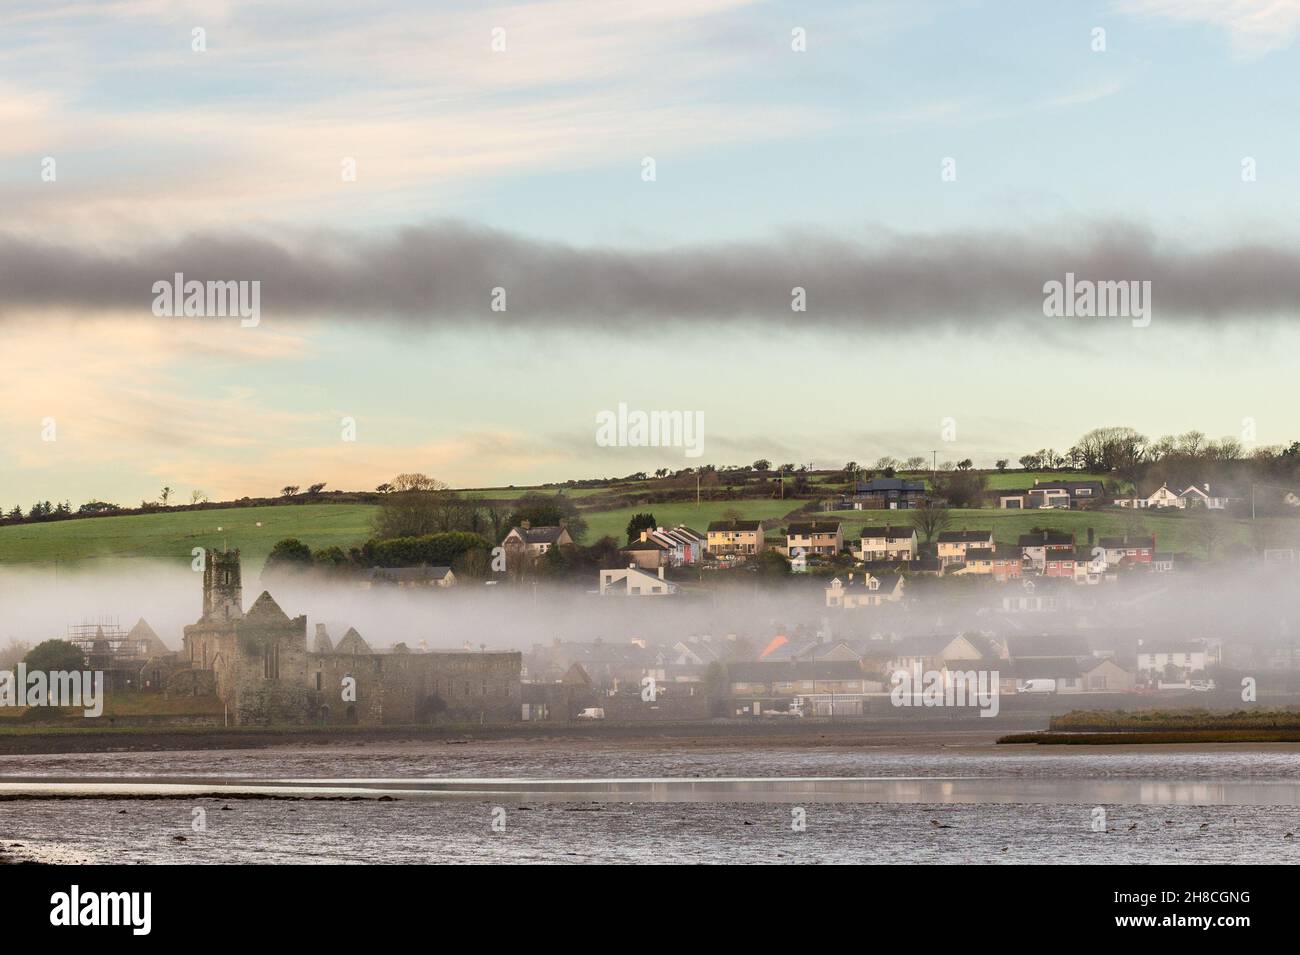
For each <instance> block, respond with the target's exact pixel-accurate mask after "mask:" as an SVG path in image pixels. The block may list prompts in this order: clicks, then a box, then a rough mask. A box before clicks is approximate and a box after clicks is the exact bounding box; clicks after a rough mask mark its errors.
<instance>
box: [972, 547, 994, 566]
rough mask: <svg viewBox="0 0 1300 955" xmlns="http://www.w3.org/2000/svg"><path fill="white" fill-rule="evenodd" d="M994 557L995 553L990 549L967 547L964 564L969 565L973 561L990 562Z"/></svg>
mask: <svg viewBox="0 0 1300 955" xmlns="http://www.w3.org/2000/svg"><path fill="white" fill-rule="evenodd" d="M995 555H996V552H995V551H994V550H993V548H992V547H967V548H966V563H968V564H969V563H970V562H971V561H973V560H992V559H993V558H994V556H995Z"/></svg>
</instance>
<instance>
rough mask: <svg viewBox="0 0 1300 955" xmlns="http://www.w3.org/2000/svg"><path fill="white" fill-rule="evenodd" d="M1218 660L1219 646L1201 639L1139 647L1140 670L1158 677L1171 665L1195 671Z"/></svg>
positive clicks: (1138, 666) (1138, 662) (1138, 663)
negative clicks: (1208, 643)
mask: <svg viewBox="0 0 1300 955" xmlns="http://www.w3.org/2000/svg"><path fill="white" fill-rule="evenodd" d="M1218 662H1219V653H1218V648H1217V647H1215V646H1208V645H1206V644H1205V643H1203V642H1202V641H1199V640H1195V641H1188V642H1186V643H1152V644H1149V645H1146V646H1141V647H1138V654H1137V668H1138V670H1139V672H1144V673H1151V674H1153V675H1155V676H1156V677H1159V676H1161V675H1163V674H1164V673H1165V671H1166V668H1167V667H1170V666H1173V667H1175V668H1177V669H1179V670H1184V671H1188V672H1192V673H1195V672H1198V671H1203V670H1204V669H1205V668H1206V667H1207V666H1212V665H1213V664H1216V663H1218Z"/></svg>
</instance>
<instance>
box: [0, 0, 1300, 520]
mask: <svg viewBox="0 0 1300 955" xmlns="http://www.w3.org/2000/svg"><path fill="white" fill-rule="evenodd" d="M1298 26H1300V4H1277V3H1272V4H1270V3H1259V4H1251V3H1241V2H1238V3H1229V2H1226V0H1225V2H1214V0H1204V2H1201V3H1194V4H1193V3H1175V2H1173V0H1134V2H1115V3H1070V4H1043V3H1005V2H987V3H978V2H964V3H962V2H950V3H939V2H935V3H925V2H898V3H855V4H836V3H825V4H817V5H816V8H815V9H814V10H811V11H810V10H809V9H808V8H807V5H806V4H794V3H751V2H745V0H700V2H686V0H681V2H665V3H662V4H655V5H649V6H648V5H646V4H644V3H624V2H621V0H616V2H610V3H606V4H599V5H590V4H580V3H577V2H566V0H560V2H550V3H536V4H530V3H519V4H509V5H494V4H482V3H465V4H432V5H430V4H407V5H403V4H376V5H363V4H355V3H352V2H347V3H344V2H337V3H330V2H326V3H321V4H313V5H311V7H309V8H308V7H304V6H302V5H296V4H294V5H291V4H276V3H270V4H238V3H231V4H227V3H222V4H213V5H205V4H163V3H153V2H148V0H141V2H121V3H107V4H103V5H102V6H100V7H98V8H95V9H88V8H87V7H85V6H84V5H80V4H77V5H73V4H67V5H64V4H59V3H34V2H33V3H11V4H7V5H6V6H5V9H4V11H3V12H0V121H3V123H4V125H5V126H6V128H7V130H8V131H9V132H8V133H7V135H6V136H5V137H4V141H2V142H0V222H2V223H3V224H2V226H0V231H3V233H4V234H6V235H8V236H20V237H24V238H35V239H40V240H45V241H50V242H55V243H59V244H68V245H76V246H80V247H86V248H93V249H96V250H100V251H108V252H111V253H114V254H127V253H135V252H136V250H138V249H139V248H140V247H141V246H142V245H147V244H149V243H151V242H163V241H167V240H169V239H174V238H176V237H181V236H185V235H188V234H191V233H206V234H218V235H220V234H223V233H228V232H230V231H231V230H238V231H244V232H249V233H253V234H258V235H265V236H271V237H274V236H277V235H289V234H293V235H298V236H300V235H302V234H303V233H304V232H306V231H310V230H314V229H343V230H347V231H349V232H362V233H373V234H383V233H386V232H387V231H388V230H391V229H393V228H396V227H401V226H405V225H412V224H421V223H425V222H431V221H439V220H443V219H448V218H451V219H456V220H461V221H463V222H466V223H469V224H471V225H483V226H491V227H495V228H498V229H502V230H505V231H508V232H511V233H515V234H519V235H523V236H528V237H535V238H537V239H540V240H544V241H548V242H554V241H559V242H565V243H572V244H575V245H578V246H582V247H588V248H592V249H620V250H640V249H647V250H648V249H673V248H676V247H678V246H681V245H692V244H697V243H699V244H714V245H716V244H719V243H729V242H751V241H765V240H768V239H771V238H774V237H778V236H782V235H785V234H787V233H788V232H790V231H791V230H797V231H800V232H803V233H807V234H809V235H813V236H816V235H830V236H836V237H840V238H850V239H853V238H863V239H871V238H873V237H876V236H879V235H881V234H884V233H890V232H897V233H904V234H922V235H935V236H941V235H944V234H947V233H951V232H961V231H969V230H992V231H996V232H1008V233H1026V234H1042V235H1048V236H1067V237H1068V236H1069V235H1070V234H1071V233H1073V232H1076V231H1081V230H1083V229H1085V228H1089V227H1091V226H1092V225H1094V224H1095V223H1097V222H1107V221H1112V220H1113V221H1122V222H1126V223H1130V224H1132V225H1135V226H1137V227H1140V228H1146V229H1150V230H1152V232H1153V233H1154V234H1156V235H1157V236H1159V237H1161V238H1162V239H1169V240H1175V241H1177V242H1178V243H1180V244H1182V245H1184V246H1187V247H1192V248H1211V249H1212V248H1215V247H1218V246H1220V245H1222V244H1225V243H1226V244H1232V243H1241V242H1264V243H1278V244H1289V243H1293V242H1294V239H1295V229H1294V226H1293V223H1294V222H1295V221H1296V219H1297V213H1300V203H1298V201H1297V198H1298V197H1300V124H1297V123H1296V122H1295V117H1296V116H1297V115H1300V82H1297V81H1298V80H1300V69H1298V68H1297V60H1296V57H1297V53H1296V46H1295V43H1294V39H1295V34H1296V30H1297V27H1298ZM196 27H201V28H202V29H204V30H205V31H206V43H207V50H206V51H205V52H202V53H196V52H194V51H193V50H192V49H191V31H192V30H193V29H194V28H196ZM494 27H501V28H503V29H504V30H505V37H506V50H505V51H504V52H501V53H494V52H492V50H491V49H490V42H491V31H492V29H493V28H494ZM794 27H803V28H804V29H806V31H807V51H806V52H802V53H796V52H794V51H792V50H791V48H790V32H791V29H792V28H794ZM1097 27H1101V28H1104V30H1105V31H1106V50H1105V52H1095V51H1094V50H1093V49H1092V48H1091V46H1092V43H1093V36H1092V31H1093V29H1094V28H1097ZM47 156H48V157H54V158H55V159H56V161H57V169H58V177H57V181H55V182H43V181H42V180H41V177H40V172H41V161H42V159H43V158H44V157H47ZM644 156H653V157H654V158H655V160H656V164H657V180H656V181H655V182H653V183H647V182H643V181H642V180H641V177H640V172H641V160H642V157H644ZM342 157H355V158H356V159H357V163H358V179H357V181H356V182H355V183H346V184H345V183H342V182H341V181H340V176H339V163H340V160H341V158H342ZM944 157H953V158H955V159H956V162H957V180H956V181H955V182H943V181H941V178H940V163H941V161H942V160H943V158H944ZM1243 157H1252V158H1253V159H1254V160H1255V161H1256V163H1257V168H1258V179H1257V181H1254V182H1249V183H1246V182H1243V181H1242V179H1241V172H1240V170H1241V162H1242V159H1243ZM1158 314H1159V313H1157V315H1158ZM1251 317H1252V316H1249V315H1246V316H1237V318H1240V319H1243V320H1242V321H1240V322H1238V321H1236V320H1234V321H1231V322H1225V323H1223V324H1220V325H1217V326H1215V325H1211V326H1208V327H1207V326H1203V325H1201V326H1197V327H1195V328H1194V329H1187V328H1184V327H1181V326H1174V325H1170V324H1167V323H1166V324H1164V325H1162V322H1161V321H1160V320H1159V318H1157V321H1155V322H1154V323H1153V325H1152V327H1151V328H1150V329H1146V330H1143V334H1133V330H1132V329H1127V328H1124V327H1123V326H1122V324H1121V325H1117V326H1115V327H1105V328H1100V329H1088V331H1087V334H1086V335H1085V334H1073V333H1072V331H1067V332H1065V333H1061V332H1060V331H1058V330H1044V327H1043V326H1042V325H1041V324H1036V325H1019V326H1018V325H1016V324H1015V321H1016V317H1015V316H1012V317H1011V324H1010V327H997V328H994V327H991V326H989V324H988V323H987V322H973V323H972V324H971V327H970V328H969V330H965V331H964V330H962V328H961V327H958V329H957V330H956V331H954V332H952V333H946V332H945V333H936V332H909V331H908V329H906V328H899V329H898V330H897V334H882V333H881V332H880V331H879V330H874V329H868V328H866V327H864V328H863V329H862V331H861V332H860V333H856V332H855V330H854V329H853V328H852V327H850V328H848V329H847V330H842V331H838V332H836V333H833V334H832V333H829V332H826V331H824V330H821V331H819V330H814V329H812V328H809V327H804V326H802V325H801V322H800V320H799V318H798V316H792V317H791V320H790V321H789V323H788V324H785V325H782V326H780V327H775V328H774V327H772V326H770V325H769V326H765V327H761V328H760V327H754V328H753V329H746V328H743V327H736V326H734V325H728V326H726V327H725V328H724V327H722V326H721V325H717V326H715V325H712V324H711V323H710V322H708V321H700V322H698V323H695V324H693V325H692V326H690V327H689V329H688V330H686V331H684V330H683V329H682V328H681V327H677V326H675V327H672V328H668V327H661V326H659V325H657V323H656V322H654V321H643V322H638V323H637V324H636V325H635V326H634V327H633V328H631V329H629V328H628V327H627V326H626V325H620V324H618V323H617V321H616V320H617V318H618V317H617V316H611V317H610V318H611V323H610V330H609V331H608V332H607V333H601V332H599V331H597V332H581V333H578V332H573V331H569V330H566V329H564V328H556V329H554V330H552V331H549V332H547V333H545V334H540V335H539V334H535V333H524V332H508V331H489V330H486V329H484V328H483V327H482V326H481V324H476V323H475V322H474V321H473V320H472V318H468V317H467V318H466V320H465V321H464V322H463V323H461V324H460V325H458V326H456V327H454V328H452V329H451V330H447V329H443V330H439V331H436V332H425V331H419V330H415V327H414V326H412V325H404V326H400V327H393V326H390V325H388V324H386V323H376V322H371V321H364V320H361V319H360V318H356V319H355V320H354V319H352V318H350V317H349V316H329V317H324V316H322V317H321V318H320V320H319V321H311V320H303V319H296V320H294V321H292V322H286V323H277V322H275V321H274V320H270V321H267V322H265V323H264V324H263V326H262V327H260V328H258V329H256V330H240V329H238V328H237V327H231V326H214V325H210V324H209V325H204V326H196V327H193V328H184V329H181V328H179V327H178V326H175V325H172V326H166V327H163V326H160V325H158V324H156V323H154V324H151V323H149V322H142V321H140V320H139V318H138V317H137V316H135V315H134V314H126V315H123V314H119V313H118V311H115V310H114V311H110V310H107V309H101V308H98V307H96V304H95V303H94V302H86V303H81V304H79V305H78V306H77V307H76V308H72V309H60V310H47V309H41V308H35V307H21V308H14V307H12V306H9V307H8V308H7V309H6V310H5V311H3V312H0V321H3V322H4V323H5V324H6V326H7V327H6V329H5V335H6V337H7V338H8V340H9V348H8V349H7V350H8V352H9V355H8V359H7V360H6V363H5V364H6V372H7V375H6V377H7V378H8V381H9V385H10V387H9V388H8V389H6V390H5V391H4V392H0V506H3V507H5V508H6V509H7V508H8V507H11V506H12V505H13V504H15V503H20V504H22V505H23V506H24V507H27V506H28V505H29V504H30V503H31V500H33V499H35V498H37V497H41V498H52V499H61V498H65V497H66V498H70V499H72V500H73V502H74V503H79V502H80V501H82V500H85V499H87V498H90V497H104V498H109V499H113V500H118V501H120V502H121V503H135V502H137V501H138V500H139V499H140V498H141V497H151V496H154V495H155V494H156V492H157V488H158V487H160V486H161V485H162V484H164V483H166V484H170V485H171V486H173V487H175V488H178V489H179V490H180V492H181V494H182V495H184V496H187V495H188V491H189V490H190V489H191V488H195V487H198V488H202V489H203V490H204V491H206V492H208V493H209V494H211V495H213V496H214V497H215V496H222V497H224V496H232V495H242V494H262V493H272V492H274V490H275V489H276V488H278V487H279V486H281V485H282V484H286V483H299V484H305V483H309V482H310V481H312V480H327V481H329V482H330V483H331V485H333V486H345V487H355V486H373V485H374V484H376V483H378V482H380V481H382V480H384V479H386V478H388V477H390V476H391V474H392V473H394V472H395V471H398V470H423V471H427V472H429V473H432V474H437V475H439V476H442V477H444V478H446V479H448V480H451V481H453V482H455V483H465V484H476V485H477V484H505V483H516V484H519V483H527V482H531V481H537V480H562V479H565V478H568V477H582V476H587V475H590V474H602V475H613V474H623V473H628V472H630V471H633V470H637V469H640V468H646V469H650V470H653V469H654V468H656V467H660V466H668V467H678V466H681V465H683V464H687V463H693V462H688V461H685V460H684V459H683V458H682V456H681V453H680V451H677V450H671V449H661V450H656V451H646V452H641V451H636V450H619V449H614V450H611V449H605V448H599V447H597V446H596V445H595V443H594V440H593V434H594V418H595V415H596V413H597V412H598V411H601V410H603V409H607V408H613V407H615V406H616V405H617V403H618V402H620V401H623V402H627V403H628V404H629V405H631V406H633V407H643V408H647V409H650V408H665V409H682V410H699V411H702V412H703V413H704V415H705V420H706V441H705V455H704V460H712V461H716V462H718V463H727V462H742V461H749V460H752V459H753V458H755V457H758V456H764V457H770V458H782V459H793V460H796V461H800V462H813V463H816V464H826V465H830V464H842V463H843V461H844V460H847V459H849V458H854V459H857V460H866V461H870V460H874V459H875V458H876V457H878V456H880V455H882V454H893V455H898V456H907V455H910V454H913V453H915V454H927V455H928V454H929V452H930V450H931V449H932V448H940V449H941V450H940V456H941V457H945V456H946V457H950V458H954V459H957V458H961V457H965V456H974V457H975V458H976V459H977V460H978V461H980V462H981V463H991V461H992V459H993V458H994V457H996V456H1003V455H1006V456H1011V457H1013V458H1014V457H1016V456H1018V454H1020V453H1023V452H1025V451H1030V450H1034V449H1037V448H1039V447H1042V446H1045V445H1055V446H1057V447H1061V448H1063V447H1065V446H1068V444H1069V443H1071V441H1072V440H1073V439H1074V438H1075V437H1077V435H1078V434H1079V433H1081V432H1082V431H1084V430H1086V429H1087V428H1089V427H1092V426H1095V425H1102V424H1132V425H1134V426H1136V427H1138V428H1140V429H1142V430H1144V431H1146V432H1148V433H1150V434H1152V435H1158V434H1162V433H1167V432H1176V431H1181V430H1186V429H1189V428H1193V427H1195V428H1199V429H1201V430H1204V431H1207V432H1208V433H1210V434H1212V435H1220V434H1232V435H1238V434H1239V432H1240V429H1241V426H1242V425H1241V422H1242V419H1243V418H1248V417H1249V418H1253V419H1254V420H1255V422H1256V424H1257V431H1258V441H1259V442H1260V443H1272V442H1281V441H1289V440H1294V439H1295V438H1297V437H1300V433H1298V432H1300V428H1297V422H1296V420H1295V417H1294V414H1293V412H1292V410H1291V409H1293V408H1294V407H1295V405H1296V398H1297V397H1298V395H1297V389H1296V386H1295V385H1294V384H1293V376H1292V374H1291V371H1290V369H1289V367H1288V365H1289V363H1288V362H1287V358H1288V356H1289V355H1293V354H1295V347H1296V345H1297V344H1300V342H1297V340H1296V339H1297V336H1296V334H1295V333H1294V332H1293V331H1291V329H1290V325H1289V323H1287V322H1276V321H1275V322H1273V323H1271V324H1269V325H1266V326H1258V325H1254V324H1250V323H1249V319H1250V318H1251ZM1211 369H1212V371H1211V373H1210V374H1209V375H1207V370H1211ZM345 415H350V416H354V417H356V418H357V421H358V437H359V440H358V442H357V443H356V444H345V443H343V442H340V441H339V430H340V429H339V420H340V418H341V417H342V416H345ZM46 417H51V418H54V419H55V420H56V422H57V424H58V439H57V441H54V442H48V441H44V442H43V441H41V427H42V425H41V422H42V420H43V419H44V418H46ZM945 417H954V418H956V419H957V421H958V441H957V442H955V443H954V444H953V445H952V446H951V448H948V449H946V450H947V452H948V453H946V454H945V450H944V445H943V444H941V443H939V440H938V439H939V422H940V421H941V419H943V418H945Z"/></svg>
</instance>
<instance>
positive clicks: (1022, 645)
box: [1007, 635, 1089, 660]
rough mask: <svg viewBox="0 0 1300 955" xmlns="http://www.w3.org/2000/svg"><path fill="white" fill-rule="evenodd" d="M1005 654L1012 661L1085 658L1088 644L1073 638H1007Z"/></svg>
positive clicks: (1016, 636)
mask: <svg viewBox="0 0 1300 955" xmlns="http://www.w3.org/2000/svg"><path fill="white" fill-rule="evenodd" d="M1007 652H1008V653H1009V654H1010V656H1011V659H1013V660H1024V659H1032V658H1038V659H1042V658H1046V657H1078V656H1087V655H1088V653H1089V651H1088V644H1087V643H1086V642H1085V641H1084V640H1082V639H1081V638H1079V637H1075V636H1050V637H1049V636H1021V635H1012V636H1008V637H1007Z"/></svg>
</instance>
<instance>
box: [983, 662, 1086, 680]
mask: <svg viewBox="0 0 1300 955" xmlns="http://www.w3.org/2000/svg"><path fill="white" fill-rule="evenodd" d="M1083 672H1084V671H1083V670H1081V669H1080V667H1079V661H1078V660H1076V659H1075V658H1074V657H1057V658H1054V659H1050V660H1017V661H1016V662H1015V663H1011V664H1007V663H1005V662H1004V663H1003V664H1002V665H1001V666H1000V667H999V668H998V676H1000V677H1004V676H1009V677H1015V678H1016V679H1017V680H1051V679H1055V678H1057V677H1062V678H1064V677H1076V676H1079V675H1081V674H1082V673H1083Z"/></svg>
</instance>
